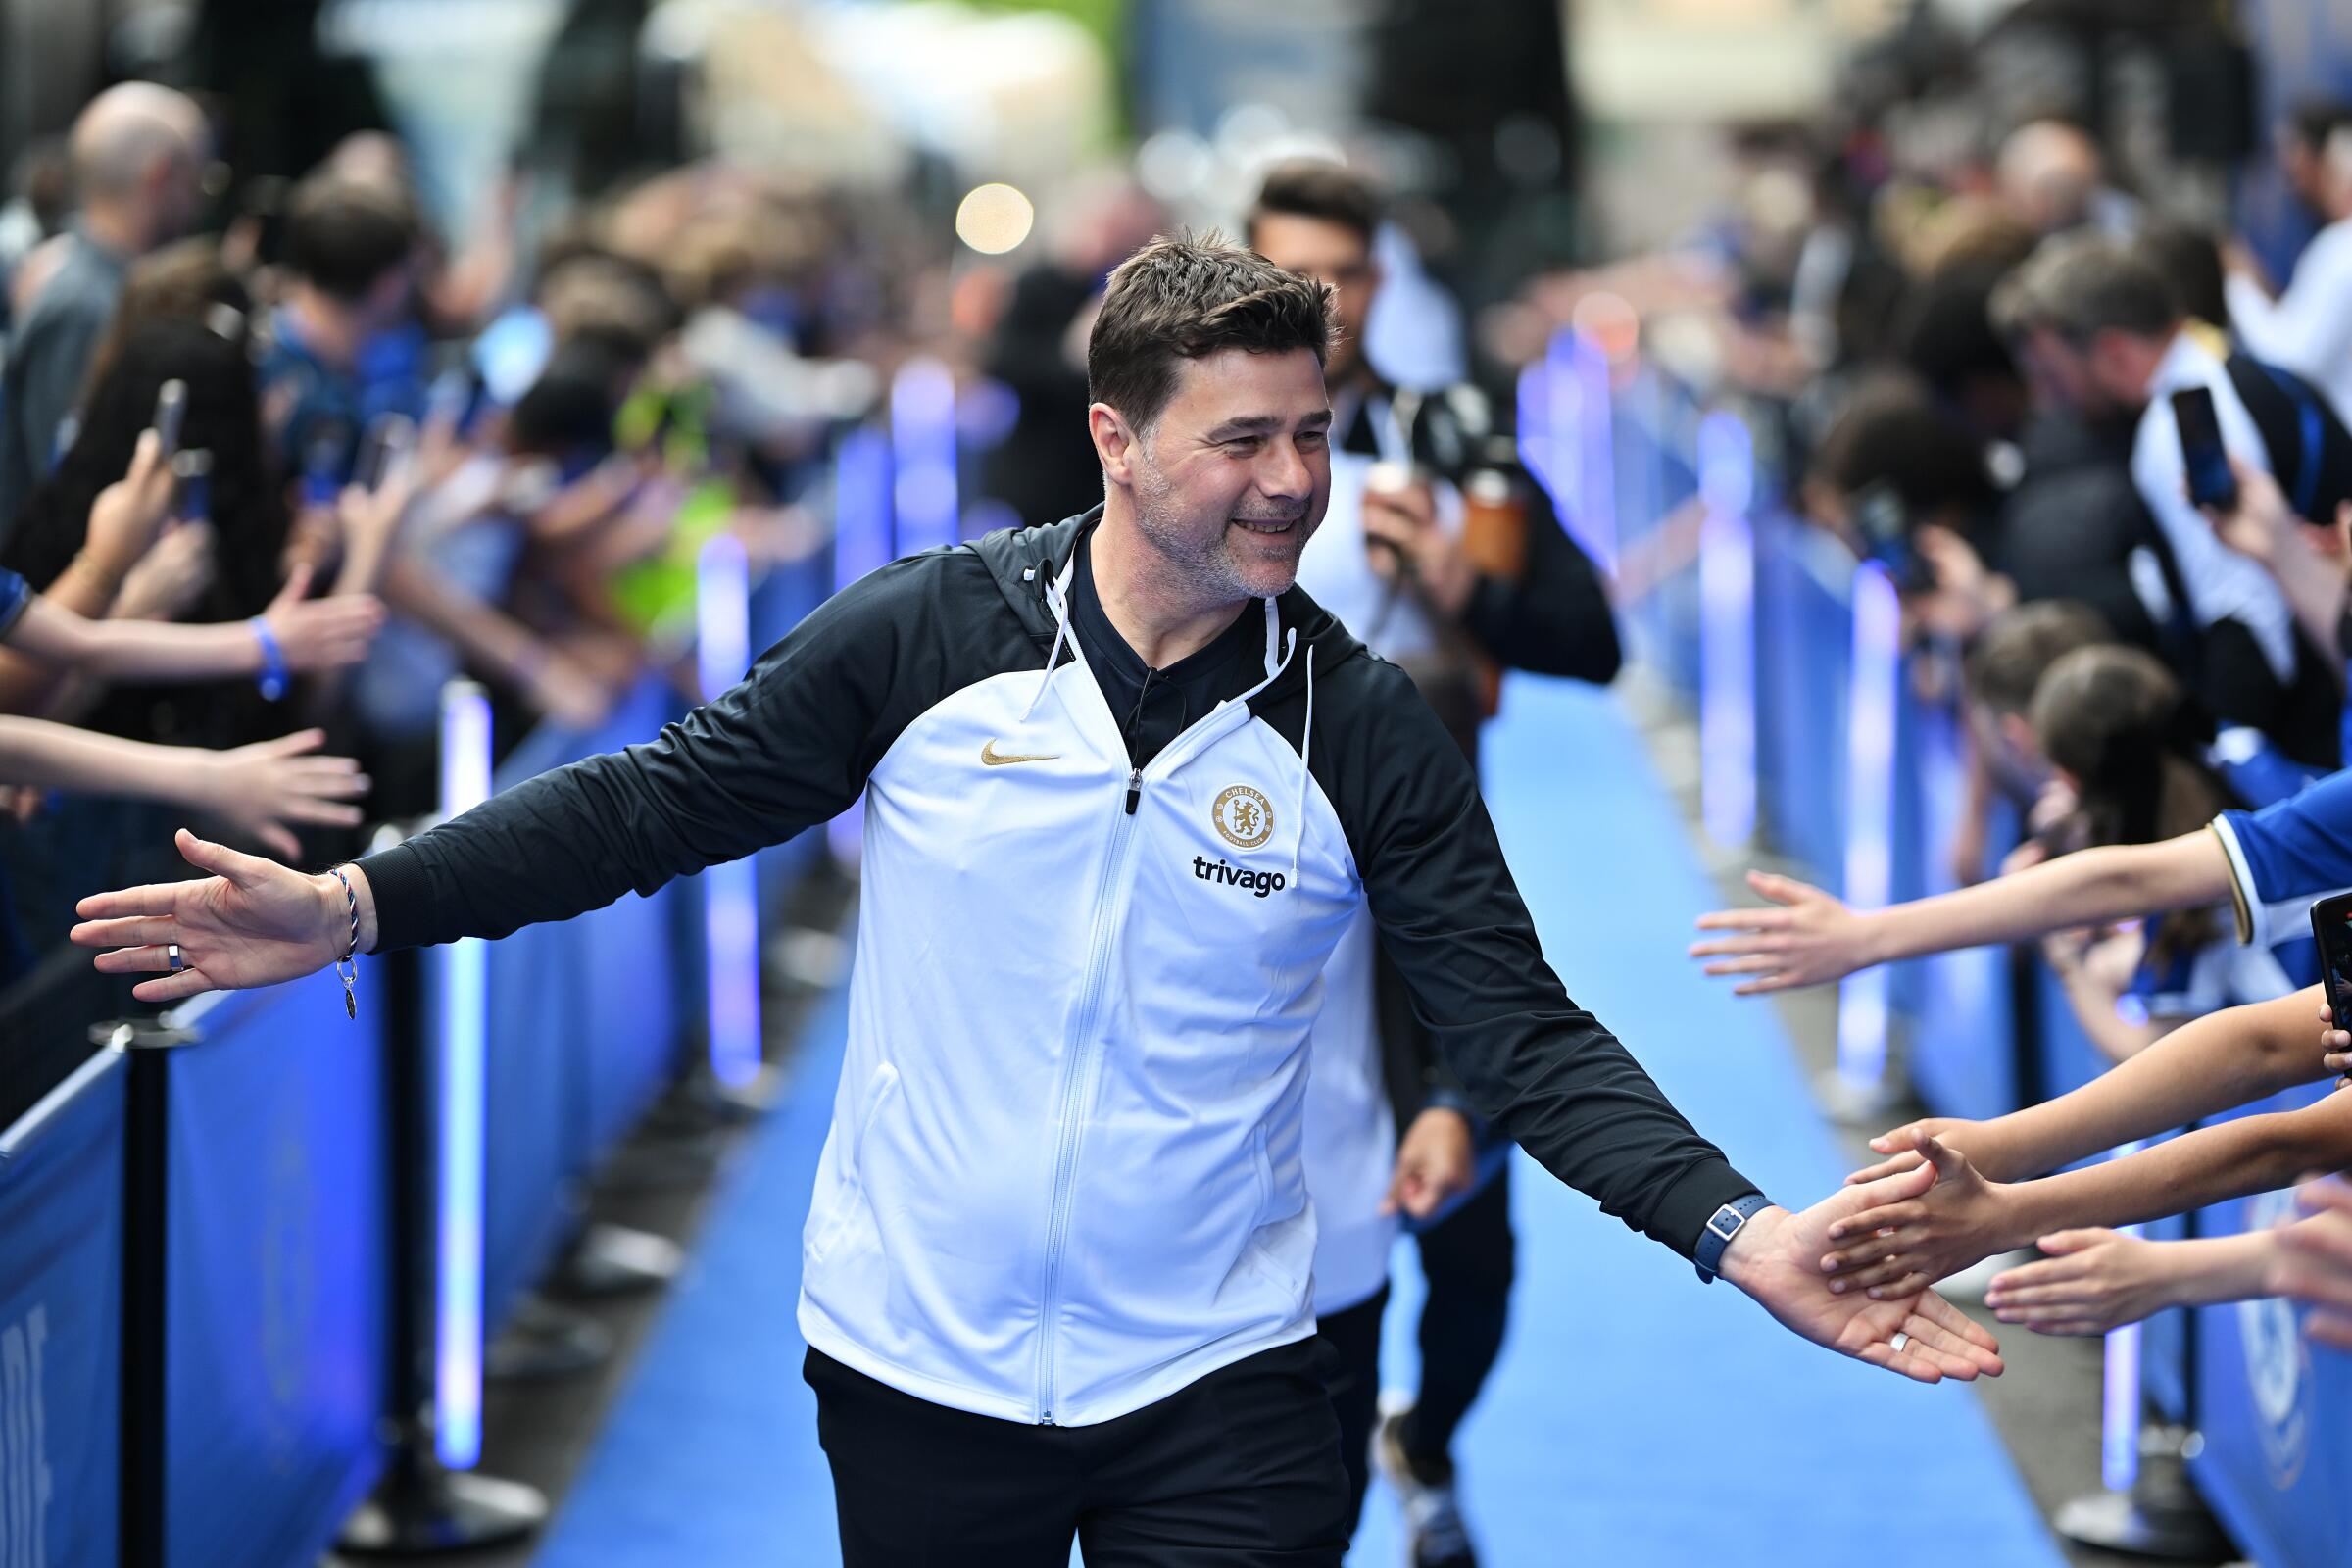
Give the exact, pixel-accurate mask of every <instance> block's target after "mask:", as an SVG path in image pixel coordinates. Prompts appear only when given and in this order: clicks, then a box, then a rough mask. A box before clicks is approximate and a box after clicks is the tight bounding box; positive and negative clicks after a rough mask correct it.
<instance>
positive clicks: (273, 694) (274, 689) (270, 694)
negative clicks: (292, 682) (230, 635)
mask: <svg viewBox="0 0 2352 1568" xmlns="http://www.w3.org/2000/svg"><path fill="white" fill-rule="evenodd" d="M245 625H246V628H247V629H248V630H250V631H251V632H252V633H253V640H254V641H255V642H257V643H260V644H261V645H262V672H261V675H260V676H259V677H258V678H257V679H256V681H255V682H254V684H256V685H258V686H259V687H261V689H262V695H263V696H264V697H267V698H269V699H270V701H271V702H273V703H274V702H276V701H277V700H278V699H279V698H281V697H283V696H285V695H286V652H285V650H284V649H282V648H280V647H278V646H277V633H275V632H273V631H271V630H270V622H268V621H267V620H264V619H263V618H262V617H261V616H259V615H256V616H254V617H253V618H252V619H251V620H249V621H247V622H246V623H245Z"/></svg>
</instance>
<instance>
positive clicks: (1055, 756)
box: [980, 740, 1061, 767]
mask: <svg viewBox="0 0 2352 1568" xmlns="http://www.w3.org/2000/svg"><path fill="white" fill-rule="evenodd" d="M980 760H982V761H983V762H986V763H987V764H988V765H989V766H991V767H1003V766H1004V765H1005V763H1007V762H1058V761H1060V760H1061V754H1060V753H1059V752H1051V753H1044V752H1041V753H1039V754H1037V755H1035V756H1029V755H1027V754H1023V753H1016V752H1000V751H998V750H997V743H996V742H995V741H993V740H992V741H990V742H989V743H988V744H987V745H986V746H983V747H981V748H980Z"/></svg>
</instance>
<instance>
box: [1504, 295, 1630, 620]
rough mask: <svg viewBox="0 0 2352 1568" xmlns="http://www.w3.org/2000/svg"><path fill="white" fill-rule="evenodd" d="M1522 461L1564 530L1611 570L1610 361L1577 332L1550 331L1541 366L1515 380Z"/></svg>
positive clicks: (1613, 556)
mask: <svg viewBox="0 0 2352 1568" xmlns="http://www.w3.org/2000/svg"><path fill="white" fill-rule="evenodd" d="M1519 420H1520V423H1519V429H1520V432H1521V454H1522V461H1524V462H1525V463H1526V464H1527V466H1528V469H1529V471H1530V472H1532V473H1533V474H1534V475H1535V476H1536V478H1537V479H1539V480H1541V481H1542V482H1543V485H1544V489H1546V490H1548V491H1550V492H1551V501H1552V505H1553V506H1554V507H1555V508H1556V509H1558V512H1559V515H1560V521H1561V523H1562V524H1563V525H1565V526H1566V528H1567V529H1568V532H1569V534H1570V535H1571V536H1572V537H1573V538H1574V539H1575V540H1576V542H1577V543H1578V544H1580V545H1582V546H1583V547H1584V549H1585V553H1586V554H1587V555H1589V556H1591V557H1592V558H1593V563H1594V564H1596V565H1598V566H1599V567H1600V569H1601V570H1602V572H1604V573H1606V574H1608V575H1611V576H1614V575H1615V574H1616V571H1617V500H1616V492H1617V475H1616V464H1617V460H1616V449H1615V445H1614V437H1613V436H1612V435H1611V433H1610V409H1609V362H1608V357H1607V356H1606V355H1604V354H1602V353H1601V351H1600V349H1599V348H1598V347H1597V346H1596V345H1594V344H1593V343H1592V342H1590V341H1589V340H1587V339H1586V338H1585V337H1584V336H1583V335H1582V334H1581V333H1578V332H1575V331H1572V330H1570V331H1561V332H1557V333H1554V334H1553V336H1552V339H1551V346H1550V348H1549V349H1547V350H1546V351H1545V353H1544V363H1543V365H1542V366H1541V367H1537V366H1530V367H1528V368H1527V370H1526V372H1525V373H1523V374H1522V375H1521V377H1520V381H1519Z"/></svg>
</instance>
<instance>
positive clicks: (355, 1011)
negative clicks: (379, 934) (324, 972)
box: [328, 866, 360, 1020]
mask: <svg viewBox="0 0 2352 1568" xmlns="http://www.w3.org/2000/svg"><path fill="white" fill-rule="evenodd" d="M328 874H329V875H331V876H332V877H333V878H334V879H335V880H336V881H338V882H340V883H342V884H343V900H344V902H345V903H346V904H349V905H350V906H351V943H350V945H349V946H348V947H346V948H345V949H344V950H343V956H341V957H340V958H337V959H336V960H335V978H337V979H338V980H341V981H342V982H343V1012H344V1015H345V1016H346V1017H348V1018H352V1019H354V1020H357V1019H358V1017H359V1016H360V997H359V992H358V990H357V987H358V985H359V982H360V964H359V952H360V896H359V894H357V893H356V892H354V891H353V890H352V886H351V878H349V877H347V876H345V875H344V874H343V868H342V867H341V866H337V867H335V868H334V869H333V870H332V871H331V872H329V873H328Z"/></svg>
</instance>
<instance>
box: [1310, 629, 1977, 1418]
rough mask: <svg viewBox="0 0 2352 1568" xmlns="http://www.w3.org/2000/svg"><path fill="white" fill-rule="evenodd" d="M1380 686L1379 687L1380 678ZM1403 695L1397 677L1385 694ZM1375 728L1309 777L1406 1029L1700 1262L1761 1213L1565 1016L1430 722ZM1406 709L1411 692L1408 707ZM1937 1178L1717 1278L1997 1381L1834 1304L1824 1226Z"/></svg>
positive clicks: (1894, 1318)
mask: <svg viewBox="0 0 2352 1568" xmlns="http://www.w3.org/2000/svg"><path fill="white" fill-rule="evenodd" d="M1378 678H1379V679H1383V680H1385V679H1388V678H1389V677H1388V675H1386V674H1384V675H1382V676H1380V677H1378ZM1394 678H1395V679H1396V680H1397V681H1401V680H1402V678H1403V677H1402V676H1401V675H1397V676H1395V677H1394ZM1370 695H1371V696H1372V697H1373V698H1374V699H1375V700H1376V701H1375V702H1374V703H1373V704H1370V705H1368V706H1370V707H1375V708H1377V710H1378V711H1379V712H1380V714H1381V715H1382V717H1381V720H1380V721H1377V722H1366V723H1362V724H1354V725H1346V726H1337V727H1336V732H1337V734H1338V736H1339V737H1340V739H1339V745H1338V746H1337V747H1336V748H1335V749H1334V750H1336V751H1337V752H1338V753H1339V754H1340V755H1336V756H1335V755H1332V753H1331V752H1328V751H1322V750H1319V751H1318V753H1317V760H1318V763H1319V764H1320V765H1322V766H1326V767H1328V768H1329V769H1330V771H1329V772H1328V773H1319V774H1318V777H1319V778H1321V779H1322V780H1323V782H1324V784H1325V788H1326V790H1327V792H1329V793H1331V794H1332V796H1333V799H1334V800H1335V801H1337V802H1339V803H1340V805H1341V814H1342V818H1343V822H1344V823H1345V825H1346V826H1347V828H1348V837H1349V842H1350V845H1351V847H1352V848H1353V850H1354V852H1355V856H1356V862H1357V865H1358V866H1359V868H1360V869H1361V872H1362V875H1363V878H1364V891H1365V896H1366V898H1367V900H1368V902H1369V904H1370V906H1371V909H1372V914H1373V917H1374V919H1375V920H1376V921H1377V922H1378V924H1379V927H1380V935H1381V941H1382V943H1383V945H1384V946H1385V948H1386V949H1387V951H1388V952H1389V954H1390V956H1392V958H1393V959H1394V960H1395V962H1396V964H1397V969H1398V971H1399V972H1400V973H1401V975H1402V976H1403V978H1404V980H1405V983H1406V985H1407V987H1408V989H1409V990H1410V991H1411V993H1412V996H1413V1005H1414V1008H1415V1011H1416V1012H1417V1013H1418V1014H1419V1016H1420V1018H1421V1021H1422V1022H1423V1024H1424V1025H1425V1026H1427V1027H1428V1028H1429V1030H1430V1032H1431V1033H1432V1035H1433V1036H1434V1037H1435V1038H1436V1040H1437V1042H1438V1044H1439V1047H1440V1048H1441V1049H1442V1050H1443V1051H1444V1052H1445V1053H1446V1059H1447V1060H1448V1061H1449V1062H1451V1064H1452V1066H1453V1068H1454V1071H1455V1072H1456V1073H1457V1074H1458V1076H1459V1077H1460V1079H1461V1081H1462V1084H1463V1087H1464V1088H1465V1090H1466V1091H1467V1092H1468V1093H1469V1095H1470V1097H1471V1099H1472V1100H1473V1101H1474V1102H1475V1103H1476V1104H1477V1105H1478V1108H1479V1110H1480V1111H1481V1113H1482V1114H1484V1115H1485V1116H1487V1117H1488V1119H1489V1120H1491V1121H1492V1122H1494V1123H1495V1125H1497V1126H1499V1127H1500V1128H1501V1129H1502V1130H1503V1131H1504V1132H1505V1133H1507V1134H1508V1135H1509V1136H1510V1137H1511V1138H1513V1139H1514V1140H1516V1141H1517V1142H1518V1143H1519V1144H1520V1145H1521V1146H1522V1147H1523V1148H1525V1149H1526V1150H1527V1151H1528V1152H1529V1153H1530V1154H1532V1155H1534V1156H1535V1157H1536V1158H1537V1159H1538V1160H1539V1161H1541V1162H1542V1163H1543V1164H1544V1166H1545V1168H1546V1169H1548V1170H1550V1171H1551V1172H1552V1174H1553V1175H1555V1176H1557V1177H1559V1179H1560V1180H1562V1181H1563V1182H1566V1183H1567V1184H1568V1185H1570V1186H1572V1187H1574V1188H1576V1189H1577V1190H1578V1191H1580V1192H1583V1193H1586V1194H1588V1195H1590V1196H1591V1197H1593V1198H1594V1199H1595V1200H1597V1201H1599V1203H1600V1205H1601V1208H1602V1210H1603V1211H1604V1212H1606V1213H1609V1214H1613V1215H1615V1216H1617V1217H1618V1218H1620V1219H1622V1220H1624V1221H1625V1222H1626V1223H1627V1224H1628V1225H1630V1226H1633V1227H1634V1228H1636V1229H1639V1230H1641V1231H1642V1232H1644V1233H1645V1234H1647V1235H1649V1236H1650V1237H1651V1238H1653V1239H1654V1240H1656V1241H1658V1242H1660V1243H1662V1244H1664V1245H1665V1246H1667V1247H1669V1248H1671V1249H1673V1250H1675V1251H1677V1252H1679V1253H1681V1254H1682V1255H1684V1256H1686V1257H1689V1256H1693V1255H1694V1254H1695V1252H1696V1250H1697V1248H1698V1245H1699V1242H1700V1240H1701V1238H1702V1237H1703V1236H1704V1235H1705V1233H1706V1230H1707V1227H1708V1222H1709V1220H1710V1219H1711V1218H1712V1217H1713V1216H1715V1215H1716V1214H1717V1213H1718V1212H1719V1211H1720V1210H1721V1209H1722V1208H1723V1206H1724V1205H1726V1204H1730V1203H1734V1202H1737V1201H1741V1200H1744V1199H1747V1198H1750V1197H1753V1196H1759V1194H1758V1189H1757V1187H1756V1185H1755V1184H1754V1183H1753V1182H1751V1181H1749V1180H1747V1179H1746V1178H1745V1177H1743V1176H1741V1175H1740V1173H1739V1172H1738V1171H1737V1170H1735V1169H1734V1168H1733V1167H1732V1165H1731V1164H1730V1162H1729V1161H1728V1160H1726V1159H1725V1158H1724V1156H1723V1153H1722V1152H1721V1151H1720V1150H1718V1149H1717V1148H1716V1147H1715V1146H1714V1145H1713V1144H1711V1143H1709V1142H1708V1141H1707V1140H1706V1139H1704V1138H1702V1137H1701V1136H1699V1134H1698V1133H1697V1132H1696V1131H1695V1130H1694V1129H1693V1128H1692V1127H1691V1124H1690V1123H1689V1122H1688V1121H1686V1120H1685V1119H1684V1118H1683V1116H1682V1114H1681V1113H1680V1112H1679V1111H1677V1110H1676V1109H1675V1107H1674V1105H1673V1103H1671V1102H1669V1101H1668V1100H1667V1098H1666V1096H1665V1095H1664V1094H1663V1093H1662V1092H1661V1091H1660V1090H1659V1089H1658V1087H1657V1085H1656V1084H1655V1083H1654V1082H1652V1081H1651V1079H1650V1077H1649V1075H1648V1074H1647V1073H1646V1072H1644V1071H1643V1070H1642V1066H1641V1064H1640V1063H1639V1062H1637V1061H1636V1060H1635V1059H1634V1057H1633V1055H1632V1054H1631V1053H1629V1052H1628V1051H1627V1050H1626V1049H1625V1047H1624V1046H1623V1045H1622V1044H1620V1043H1619V1042H1618V1040H1617V1039H1616V1037H1615V1036H1614V1035H1612V1034H1610V1033H1609V1031H1608V1030H1607V1029H1605V1028H1603V1027H1602V1026H1601V1025H1600V1023H1599V1022H1598V1021H1597V1020H1595V1019H1594V1018H1593V1016H1592V1014H1590V1013H1589V1012H1586V1011H1585V1010H1584V1009H1582V1008H1580V1007H1579V1006H1577V1005H1576V1004H1575V1003H1574V1002H1572V1001H1571V1000H1569V998H1568V996H1567V993H1566V992H1565V991H1564V990H1563V989H1562V987H1561V985H1560V982H1559V981H1558V979H1557V978H1556V977H1555V976H1554V975H1553V974H1552V972H1551V970H1550V968H1549V967H1548V966H1547V965H1546V964H1545V963H1544V955H1543V951H1542V948H1541V946H1540V945H1539V943H1538V942H1537V940H1536V934H1535V927H1534V925H1533V923H1532V921H1531V920H1530V918H1529V916H1528V913H1527V909H1526V907H1525V905H1524V904H1523V903H1522V902H1521V901H1520V898H1519V894H1518V890H1517V888H1516V887H1515V886H1514V885H1513V884H1512V881H1511V877H1510V872H1509V869H1508V867H1507V866H1506V865H1505V864H1504V863H1503V859H1502V851H1501V847H1500V845H1499V844H1498V843H1497V842H1496V841H1495V832H1494V827H1493V825H1492V824H1491V823H1490V822H1489V820H1488V818H1487V814H1486V809H1485V807H1484V806H1483V805H1482V804H1481V803H1480V801H1479V799H1478V793H1477V788H1476V781H1475V780H1474V779H1473V778H1472V777H1471V775H1470V769H1469V764H1468V762H1467V761H1466V760H1463V758H1462V757H1461V754H1460V752H1459V751H1458V750H1457V749H1456V748H1455V747H1454V746H1453V744H1452V743H1451V741H1450V740H1448V739H1447V737H1446V734H1445V732H1444V730H1443V729H1441V728H1440V727H1439V725H1438V722H1437V720H1436V718H1435V716H1434V715H1432V714H1431V713H1430V712H1429V711H1428V709H1427V708H1426V707H1425V706H1423V705H1421V704H1418V703H1412V702H1410V701H1409V700H1400V701H1397V702H1395V703H1386V702H1378V701H1377V699H1378V697H1379V696H1380V695H1381V694H1380V693H1379V691H1378V690H1377V689H1376V688H1375V689H1374V690H1373V691H1372V692H1371V694H1370ZM1406 695H1407V696H1408V697H1409V693H1408V694H1406ZM1932 1179H1933V1178H1932V1173H1925V1172H1911V1173H1903V1174H1900V1175H1897V1176H1894V1177H1890V1178H1889V1179H1888V1180H1889V1182H1890V1183H1892V1184H1893V1185H1891V1186H1888V1185H1881V1186H1879V1187H1875V1188H1872V1189H1868V1191H1870V1192H1872V1193H1873V1195H1874V1196H1873V1198H1872V1199H1870V1200H1869V1201H1865V1202H1862V1203H1859V1204H1857V1203H1856V1201H1855V1198H1854V1195H1855V1194H1856V1193H1857V1192H1860V1191H1864V1189H1858V1188H1849V1189H1845V1190H1842V1191H1840V1192H1838V1193H1837V1194H1834V1195H1833V1196H1832V1197H1831V1198H1830V1199H1829V1200H1828V1201H1825V1202H1823V1203H1821V1204H1819V1205H1816V1206H1815V1207H1814V1208H1811V1209H1808V1210H1806V1211H1804V1212H1802V1213H1789V1212H1788V1211H1786V1210H1784V1209H1781V1208H1779V1207H1777V1206H1767V1207H1765V1208H1763V1209H1761V1210H1760V1211H1758V1212H1756V1213H1754V1214H1753V1215H1751V1216H1750V1217H1749V1218H1748V1219H1747V1221H1746V1223H1745V1225H1744V1226H1742V1227H1741V1228H1740V1230H1739V1231H1738V1233H1737V1234H1736V1235H1734V1236H1733V1237H1732V1239H1731V1243H1730V1246H1729V1248H1728V1249H1727V1250H1725V1252H1724V1255H1723V1256H1722V1258H1721V1259H1719V1260H1718V1265H1717V1272H1719V1273H1720V1274H1721V1275H1722V1276H1723V1277H1724V1278H1726V1279H1729V1280H1731V1281H1732V1282H1733V1283H1734V1284H1735V1285H1737V1286H1739V1287H1740V1289H1741V1290H1742V1291H1744V1292H1746V1293H1747V1294H1748V1295H1749V1296H1750V1297H1751V1298H1753V1299H1755V1300H1756V1301H1757V1302H1758V1303H1760V1304H1761V1305H1763V1306H1764V1308H1765V1309H1766V1310H1767V1311H1769V1312H1770V1313H1772V1315H1773V1316H1774V1317H1775V1318H1776V1319H1778V1320H1779V1321H1780V1322H1781V1323H1782V1324H1784V1325H1785V1326H1787V1327H1788V1328H1789V1329H1790V1330H1791V1331H1792V1332H1794V1333H1797V1334H1799V1335H1802V1336H1803V1337H1804V1338H1806V1339H1808V1340H1811V1341H1813V1342H1814V1343H1815V1344H1818V1345H1822V1346H1826V1347H1828V1348H1832V1349H1835V1350H1838V1352H1839V1353H1841V1354H1845V1355H1850V1356H1854V1357H1856V1358H1858V1359H1861V1360H1864V1361H1868V1362H1870V1363H1871V1364H1872V1365H1874V1366H1881V1367H1885V1368H1887V1369H1888V1370H1890V1371H1894V1372H1899V1373H1901V1374H1902V1375H1904V1376H1906V1377H1911V1378H1915V1379H1917V1380H1919V1381H1921V1382H1928V1383H1933V1382H1936V1381H1939V1380H1940V1379H1942V1378H1945V1377H1955V1378H1964V1379H1965V1378H1973V1377H1976V1376H1979V1375H1983V1374H1997V1373H1998V1372H1999V1371H2000V1368H2001V1362H2000V1357H1999V1354H1998V1346H1997V1344H1996V1343H1995V1342H1994V1340H1993V1339H1992V1337H1991V1336H1990V1335H1989V1334H1987V1333H1985V1331H1984V1330H1983V1329H1982V1328H1979V1327H1978V1326H1976V1325H1975V1324H1972V1323H1970V1322H1969V1321H1968V1319H1967V1318H1966V1317H1965V1316H1963V1315H1961V1314H1960V1313H1958V1312H1956V1311H1954V1310H1953V1309H1952V1308H1951V1307H1949V1306H1948V1305H1946V1304H1945V1303H1944V1302H1942V1301H1941V1300H1940V1299H1937V1298H1936V1296H1935V1295H1934V1293H1932V1292H1925V1291H1916V1292H1913V1293H1912V1294H1911V1295H1910V1296H1908V1297H1906V1298H1902V1299H1887V1300H1884V1301H1872V1300H1867V1299H1862V1298H1861V1297H1860V1296H1859V1295H1858V1294H1857V1295H1852V1296H1845V1297H1839V1296H1838V1295H1835V1294H1833V1293H1832V1292H1831V1291H1830V1290H1829V1288H1828V1282H1827V1281H1826V1280H1825V1279H1823V1277H1822V1275H1821V1272H1820V1265H1819V1259H1820V1257H1821V1255H1822V1253H1823V1252H1824V1251H1825V1250H1827V1233H1828V1230H1829V1228H1830V1226H1831V1225H1833V1224H1834V1223H1836V1222H1838V1220H1839V1219H1841V1218H1843V1217H1845V1216H1846V1215H1848V1214H1849V1213H1858V1212H1861V1211H1862V1209H1864V1208H1867V1207H1870V1206H1873V1205H1874V1204H1883V1203H1890V1202H1900V1201H1909V1200H1910V1199H1911V1198H1913V1197H1916V1195H1917V1194H1918V1193H1919V1192H1923V1191H1925V1189H1926V1187H1927V1184H1928V1182H1929V1181H1930V1180H1932Z"/></svg>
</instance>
